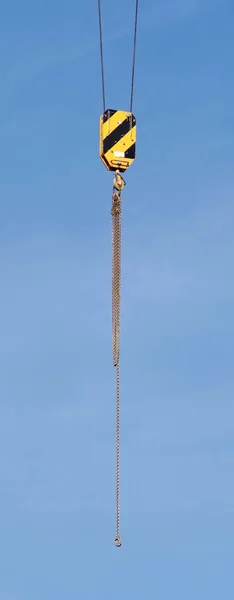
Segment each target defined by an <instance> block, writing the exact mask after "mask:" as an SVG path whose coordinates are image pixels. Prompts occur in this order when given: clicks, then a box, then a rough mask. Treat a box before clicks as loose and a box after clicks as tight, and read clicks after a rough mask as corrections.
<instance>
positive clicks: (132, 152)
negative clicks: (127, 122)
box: [124, 142, 136, 159]
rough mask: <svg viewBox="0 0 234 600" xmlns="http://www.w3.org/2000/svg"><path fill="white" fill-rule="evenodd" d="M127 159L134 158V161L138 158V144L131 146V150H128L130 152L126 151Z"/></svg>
mask: <svg viewBox="0 0 234 600" xmlns="http://www.w3.org/2000/svg"><path fill="white" fill-rule="evenodd" d="M124 156H125V158H132V159H134V158H135V156H136V144H135V142H134V144H132V145H131V146H130V148H128V150H126V151H125V153H124Z"/></svg>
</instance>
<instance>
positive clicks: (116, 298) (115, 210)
mask: <svg viewBox="0 0 234 600" xmlns="http://www.w3.org/2000/svg"><path fill="white" fill-rule="evenodd" d="M111 214H112V350H113V364H114V367H115V368H116V536H115V540H114V541H115V545H116V546H118V547H119V546H121V538H120V368H119V353H120V292H121V191H116V190H115V189H113V194H112V210H111Z"/></svg>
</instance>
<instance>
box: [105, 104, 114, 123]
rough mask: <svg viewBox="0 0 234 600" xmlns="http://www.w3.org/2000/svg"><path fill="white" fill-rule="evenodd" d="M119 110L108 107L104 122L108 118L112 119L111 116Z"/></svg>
mask: <svg viewBox="0 0 234 600" xmlns="http://www.w3.org/2000/svg"><path fill="white" fill-rule="evenodd" d="M116 112H117V110H113V109H112V108H108V110H105V112H104V114H103V123H106V121H108V119H110V117H113V115H114V114H115V113H116Z"/></svg>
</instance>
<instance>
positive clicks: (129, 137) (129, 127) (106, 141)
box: [100, 109, 136, 173]
mask: <svg viewBox="0 0 234 600" xmlns="http://www.w3.org/2000/svg"><path fill="white" fill-rule="evenodd" d="M135 156H136V119H135V117H134V115H133V114H132V113H129V112H126V111H123V110H110V109H108V110H106V111H105V112H104V113H103V115H102V116H101V118H100V158H101V160H102V162H103V163H104V165H105V167H106V168H107V169H108V171H116V169H119V171H120V172H121V173H124V171H126V169H128V167H130V165H131V164H132V163H133V161H134V159H135Z"/></svg>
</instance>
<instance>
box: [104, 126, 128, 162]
mask: <svg viewBox="0 0 234 600" xmlns="http://www.w3.org/2000/svg"><path fill="white" fill-rule="evenodd" d="M129 129H130V120H129V117H127V119H124V121H123V122H122V123H121V124H120V125H118V127H116V128H115V129H114V131H112V133H110V134H109V135H108V136H107V137H106V138H105V139H104V140H103V152H104V154H106V153H107V152H108V150H110V149H111V148H113V146H114V145H115V144H116V143H117V142H119V141H120V140H121V138H122V137H123V136H124V135H126V133H128V131H129Z"/></svg>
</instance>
